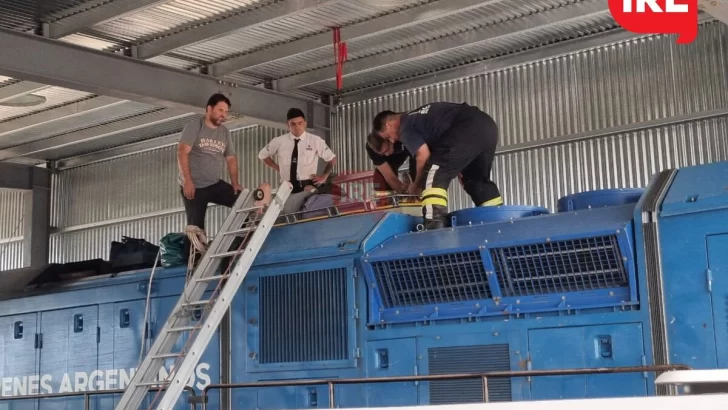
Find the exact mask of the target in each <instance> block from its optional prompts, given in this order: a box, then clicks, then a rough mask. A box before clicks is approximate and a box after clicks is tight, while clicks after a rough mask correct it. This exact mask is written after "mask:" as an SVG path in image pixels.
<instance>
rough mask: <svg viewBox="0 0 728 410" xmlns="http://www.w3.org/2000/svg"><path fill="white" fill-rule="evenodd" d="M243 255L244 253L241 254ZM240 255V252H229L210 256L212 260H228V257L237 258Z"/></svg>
mask: <svg viewBox="0 0 728 410" xmlns="http://www.w3.org/2000/svg"><path fill="white" fill-rule="evenodd" d="M240 253H242V252H240ZM237 254H238V251H228V252H222V253H216V254H214V255H210V257H211V258H227V257H228V256H235V255H237Z"/></svg>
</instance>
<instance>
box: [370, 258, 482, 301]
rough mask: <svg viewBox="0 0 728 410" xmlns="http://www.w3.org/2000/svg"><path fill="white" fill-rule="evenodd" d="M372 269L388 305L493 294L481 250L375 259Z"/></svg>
mask: <svg viewBox="0 0 728 410" xmlns="http://www.w3.org/2000/svg"><path fill="white" fill-rule="evenodd" d="M372 269H373V271H374V275H375V277H376V280H377V286H378V287H379V290H380V292H381V295H382V303H383V305H384V307H385V308H389V307H393V306H422V305H429V304H435V303H449V302H461V301H466V300H475V299H488V298H490V297H491V291H490V287H489V286H488V279H487V277H486V274H485V267H484V265H483V260H482V258H481V256H480V252H478V251H470V252H458V253H450V254H446V255H432V256H422V257H419V258H409V259H400V260H393V261H385V262H374V263H373V264H372Z"/></svg>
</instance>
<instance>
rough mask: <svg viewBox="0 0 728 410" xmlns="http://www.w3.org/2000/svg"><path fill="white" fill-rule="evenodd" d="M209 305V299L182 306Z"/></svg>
mask: <svg viewBox="0 0 728 410" xmlns="http://www.w3.org/2000/svg"><path fill="white" fill-rule="evenodd" d="M208 303H210V299H206V300H196V301H194V302H187V303H185V304H184V305H183V306H204V305H207V304H208Z"/></svg>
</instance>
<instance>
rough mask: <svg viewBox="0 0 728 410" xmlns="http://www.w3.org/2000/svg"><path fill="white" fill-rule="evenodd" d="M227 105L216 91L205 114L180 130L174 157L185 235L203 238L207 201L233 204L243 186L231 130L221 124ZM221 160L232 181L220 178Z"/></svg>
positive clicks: (228, 105)
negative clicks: (228, 181) (240, 182)
mask: <svg viewBox="0 0 728 410" xmlns="http://www.w3.org/2000/svg"><path fill="white" fill-rule="evenodd" d="M229 109H230V100H229V99H228V98H227V97H225V96H224V95H222V94H215V95H213V96H212V97H210V99H209V100H208V102H207V112H206V113H205V117H204V118H202V119H200V120H195V121H192V122H191V123H189V124H187V126H185V128H184V129H183V130H182V136H181V137H180V140H179V144H178V148H177V159H178V163H179V184H180V188H181V192H182V198H183V201H184V204H185V211H186V212H187V225H188V226H187V229H186V232H187V234H188V235H191V234H195V235H198V236H199V235H200V234H202V235H203V236H202V238H204V234H205V233H204V230H205V215H206V214H207V204H208V203H209V202H212V203H214V204H219V205H224V206H227V207H232V206H233V205H234V204H235V201H236V200H237V197H238V194H239V193H240V191H242V190H243V188H242V187H241V186H240V184H239V183H238V163H237V159H236V158H235V154H234V151H233V144H232V140H231V138H230V131H229V130H228V129H227V128H226V127H225V126H224V125H222V123H223V121H225V118H226V116H227V113H228V110H229ZM223 163H227V169H228V173H229V174H230V181H231V184H228V183H227V182H225V181H223V180H222V179H221V177H222V170H223ZM203 242H205V241H204V240H203Z"/></svg>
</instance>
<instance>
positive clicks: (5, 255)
mask: <svg viewBox="0 0 728 410" xmlns="http://www.w3.org/2000/svg"><path fill="white" fill-rule="evenodd" d="M23 207H24V200H23V192H22V191H15V190H9V189H0V270H6V269H17V268H20V267H22V265H23V243H22V239H23Z"/></svg>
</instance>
